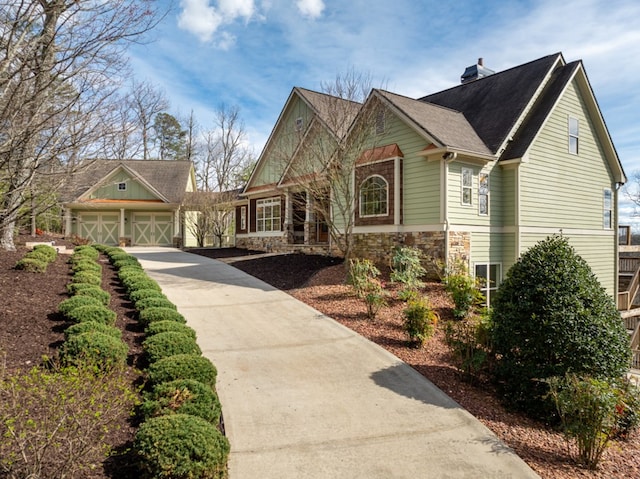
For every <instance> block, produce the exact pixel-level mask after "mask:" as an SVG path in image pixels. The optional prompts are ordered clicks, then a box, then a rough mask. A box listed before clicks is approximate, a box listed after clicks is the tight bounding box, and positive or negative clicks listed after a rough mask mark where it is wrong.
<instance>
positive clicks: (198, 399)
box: [140, 379, 221, 425]
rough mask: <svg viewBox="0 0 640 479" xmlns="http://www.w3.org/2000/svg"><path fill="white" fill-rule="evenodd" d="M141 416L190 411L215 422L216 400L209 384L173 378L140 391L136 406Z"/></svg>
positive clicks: (218, 418) (218, 417)
mask: <svg viewBox="0 0 640 479" xmlns="http://www.w3.org/2000/svg"><path fill="white" fill-rule="evenodd" d="M140 414H141V416H142V417H143V418H144V419H149V418H150V417H154V416H163V415H168V414H190V415H192V416H197V417H201V418H202V419H204V420H206V421H208V422H210V423H212V424H214V425H217V424H218V423H219V422H220V414H221V411H220V401H219V400H218V397H217V396H216V394H215V393H214V392H213V391H212V390H211V388H210V387H209V386H207V385H206V384H203V383H201V382H200V381H196V380H194V379H176V380H175V381H169V382H166V383H161V384H158V385H157V386H156V387H154V388H153V390H151V391H150V392H147V393H145V394H144V399H143V403H142V404H141V405H140Z"/></svg>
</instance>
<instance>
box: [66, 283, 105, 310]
mask: <svg viewBox="0 0 640 479" xmlns="http://www.w3.org/2000/svg"><path fill="white" fill-rule="evenodd" d="M77 284H83V283H77ZM70 286H71V285H70ZM75 294H76V295H77V296H91V297H93V298H98V299H99V300H100V302H101V303H102V304H104V305H105V306H107V305H108V304H109V302H110V301H111V295H110V294H109V293H108V292H107V291H105V290H103V289H102V288H100V287H99V286H92V287H90V288H86V287H85V288H80V289H78V290H76V292H75Z"/></svg>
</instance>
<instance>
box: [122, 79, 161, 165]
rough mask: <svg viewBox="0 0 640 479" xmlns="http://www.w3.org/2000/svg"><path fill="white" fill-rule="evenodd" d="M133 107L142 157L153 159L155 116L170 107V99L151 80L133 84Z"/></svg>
mask: <svg viewBox="0 0 640 479" xmlns="http://www.w3.org/2000/svg"><path fill="white" fill-rule="evenodd" d="M131 107H132V108H133V111H134V113H135V117H136V119H137V128H138V130H139V132H140V139H141V143H142V159H143V160H150V159H151V142H152V137H153V132H152V128H153V122H154V119H155V116H156V115H157V114H158V113H161V112H163V111H165V110H167V109H168V108H169V100H168V99H167V96H166V95H165V93H164V92H163V91H162V90H160V89H158V88H157V87H155V86H154V85H153V84H152V83H150V82H146V81H143V82H136V81H133V82H132V84H131Z"/></svg>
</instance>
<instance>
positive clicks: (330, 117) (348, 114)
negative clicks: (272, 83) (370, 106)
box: [294, 87, 362, 138]
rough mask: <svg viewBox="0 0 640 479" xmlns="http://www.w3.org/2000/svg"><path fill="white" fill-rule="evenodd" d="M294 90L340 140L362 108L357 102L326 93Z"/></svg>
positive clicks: (297, 88)
mask: <svg viewBox="0 0 640 479" xmlns="http://www.w3.org/2000/svg"><path fill="white" fill-rule="evenodd" d="M294 89H295V90H296V91H297V92H298V94H299V95H300V96H301V97H303V98H304V99H305V100H306V101H307V102H308V103H309V104H310V105H311V106H312V107H313V108H314V110H315V111H316V113H317V114H318V116H319V117H320V119H321V120H322V122H323V123H324V124H325V125H326V126H327V127H328V128H329V129H330V130H331V131H332V133H333V134H335V135H336V136H337V137H338V138H342V137H343V136H344V135H345V133H346V132H347V129H348V128H349V127H350V126H351V122H352V121H353V119H354V118H355V117H356V115H357V114H358V111H360V107H361V106H362V105H361V104H360V103H358V102H357V101H352V100H347V99H345V98H340V97H337V96H333V95H329V94H327V93H320V92H317V91H313V90H307V89H306V88H300V87H295V88H294Z"/></svg>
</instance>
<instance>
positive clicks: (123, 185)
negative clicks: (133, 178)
mask: <svg viewBox="0 0 640 479" xmlns="http://www.w3.org/2000/svg"><path fill="white" fill-rule="evenodd" d="M118 191H127V182H126V181H120V182H119V183H118Z"/></svg>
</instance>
